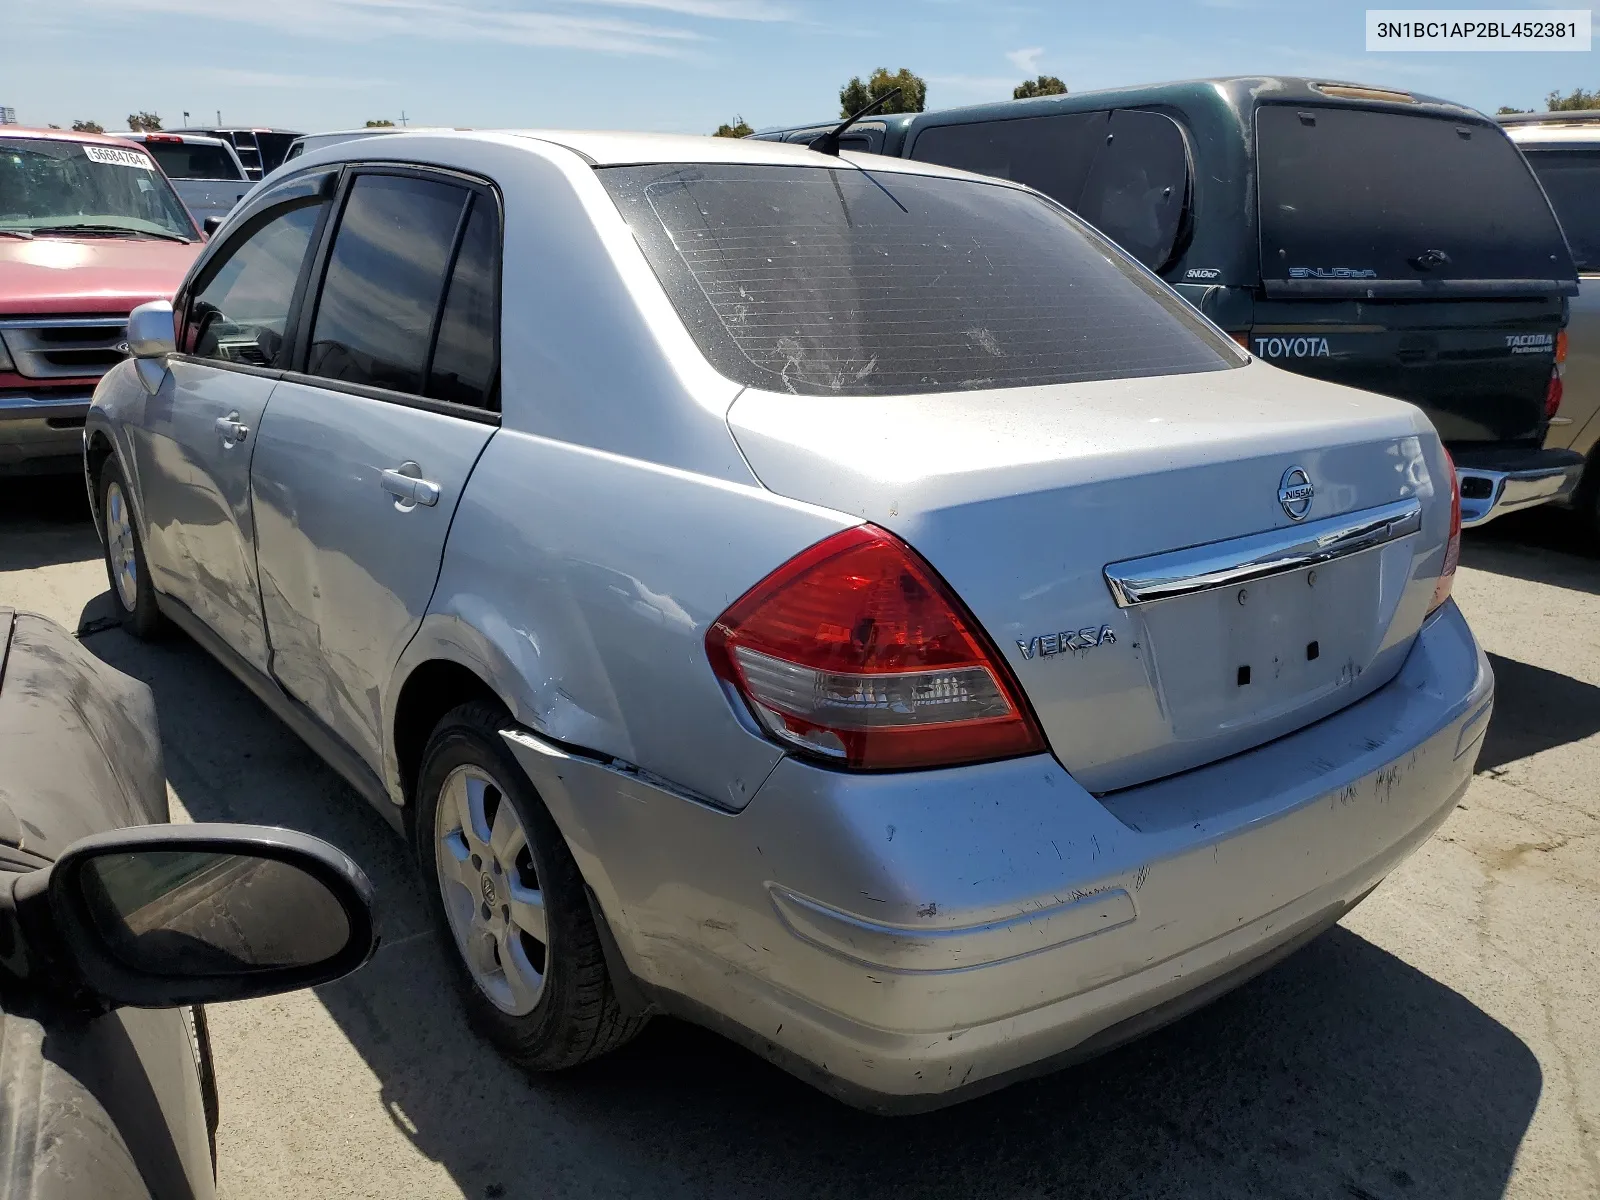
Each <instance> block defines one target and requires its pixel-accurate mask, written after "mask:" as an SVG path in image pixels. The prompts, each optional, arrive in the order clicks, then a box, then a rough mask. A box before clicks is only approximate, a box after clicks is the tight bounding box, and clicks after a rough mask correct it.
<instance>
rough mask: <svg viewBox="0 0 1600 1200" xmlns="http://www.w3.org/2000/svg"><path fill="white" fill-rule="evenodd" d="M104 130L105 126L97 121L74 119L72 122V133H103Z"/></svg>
mask: <svg viewBox="0 0 1600 1200" xmlns="http://www.w3.org/2000/svg"><path fill="white" fill-rule="evenodd" d="M105 131H106V127H105V126H104V125H102V124H100V122H99V121H74V122H73V123H72V132H73V133H104V132H105Z"/></svg>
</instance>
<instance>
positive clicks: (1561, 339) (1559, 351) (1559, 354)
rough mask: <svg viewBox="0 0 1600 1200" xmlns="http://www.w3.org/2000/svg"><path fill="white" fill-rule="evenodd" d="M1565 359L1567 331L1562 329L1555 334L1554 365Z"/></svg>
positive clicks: (1558, 364)
mask: <svg viewBox="0 0 1600 1200" xmlns="http://www.w3.org/2000/svg"><path fill="white" fill-rule="evenodd" d="M1566 361H1567V331H1566V330H1565V329H1563V330H1562V331H1561V332H1560V333H1558V334H1556V366H1558V367H1559V366H1560V365H1561V364H1562V363H1564V362H1566Z"/></svg>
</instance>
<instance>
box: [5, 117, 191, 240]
mask: <svg viewBox="0 0 1600 1200" xmlns="http://www.w3.org/2000/svg"><path fill="white" fill-rule="evenodd" d="M77 225H100V226H107V225H110V226H115V227H116V228H118V229H125V230H127V231H128V232H129V233H152V234H169V235H170V234H176V235H178V236H179V237H183V238H186V239H188V240H190V241H193V240H194V238H195V236H196V234H195V228H194V223H193V222H192V221H190V220H189V215H188V213H187V212H186V211H185V210H184V207H183V205H182V204H181V203H180V202H179V200H178V197H177V195H176V194H175V193H174V192H173V190H172V185H171V184H170V183H168V182H167V180H166V177H165V176H163V175H162V174H161V172H160V171H158V170H156V167H155V163H153V162H152V161H151V160H150V156H149V155H148V154H146V153H145V152H144V151H143V150H142V149H140V148H139V147H137V146H134V145H128V146H106V145H100V144H96V143H91V142H69V141H64V140H63V141H58V140H56V139H53V138H3V137H0V229H38V228H49V229H51V230H57V229H61V228H67V227H71V226H77ZM97 232H105V231H104V230H99V231H97Z"/></svg>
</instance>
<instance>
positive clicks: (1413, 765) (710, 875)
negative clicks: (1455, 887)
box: [506, 604, 1493, 1111]
mask: <svg viewBox="0 0 1600 1200" xmlns="http://www.w3.org/2000/svg"><path fill="white" fill-rule="evenodd" d="M1492 693H1493V678H1492V675H1491V673H1490V670H1489V666H1488V662H1487V660H1486V659H1485V658H1484V656H1483V654H1482V652H1481V651H1480V650H1479V649H1478V647H1477V645H1476V643H1475V642H1474V641H1473V639H1472V635H1471V633H1470V632H1469V631H1468V630H1467V628H1466V623H1465V621H1464V620H1463V619H1462V617H1461V614H1460V612H1459V610H1457V609H1456V607H1455V606H1454V605H1453V604H1451V605H1447V606H1446V607H1445V608H1444V609H1442V610H1440V612H1439V613H1438V614H1437V615H1436V616H1435V617H1434V618H1432V619H1431V620H1430V621H1429V623H1428V624H1427V626H1426V627H1425V629H1424V630H1423V632H1422V633H1421V635H1420V636H1419V637H1418V638H1417V639H1416V641H1415V644H1414V645H1413V646H1412V649H1411V652H1410V654H1409V655H1408V657H1407V660H1406V663H1405V665H1404V667H1403V668H1402V669H1401V671H1400V672H1399V674H1398V675H1397V676H1395V678H1394V679H1393V680H1392V681H1391V682H1389V683H1388V684H1387V685H1386V686H1385V687H1383V688H1381V689H1379V690H1378V691H1376V692H1375V693H1373V694H1372V695H1370V696H1368V697H1367V698H1366V699H1365V700H1362V701H1361V702H1359V703H1357V704H1354V705H1351V706H1349V707H1348V708H1346V709H1344V710H1343V711H1342V712H1340V713H1339V714H1337V715H1336V716H1333V717H1331V718H1329V719H1327V720H1325V721H1322V722H1320V723H1318V724H1316V725H1314V726H1311V727H1310V728H1307V729H1304V730H1301V731H1300V732H1299V733H1296V734H1293V735H1291V736H1289V737H1285V738H1282V739H1280V740H1278V741H1276V742H1274V743H1272V744H1271V745H1269V746H1265V747H1262V748H1260V749H1258V750H1255V751H1251V752H1249V753H1246V754H1241V755H1238V756H1235V757H1233V758H1230V759H1227V760H1224V761H1222V762H1219V763H1216V764H1213V765H1212V766H1210V767H1206V768H1202V769H1200V770H1196V771H1191V772H1187V773H1185V774H1183V775H1179V776H1175V777H1173V778H1170V779H1167V780H1163V781H1161V782H1158V783H1154V784H1149V785H1146V786H1144V787H1138V788H1131V789H1128V790H1126V791H1123V792H1120V793H1116V794H1113V795H1111V796H1107V797H1103V798H1100V799H1096V798H1095V797H1094V796H1092V795H1090V794H1089V793H1088V792H1087V791H1085V790H1084V789H1083V787H1082V786H1080V785H1079V784H1078V783H1077V782H1075V781H1074V780H1073V778H1072V777H1071V776H1070V775H1068V774H1067V773H1066V772H1065V771H1064V770H1062V768H1061V766H1060V764H1058V763H1057V762H1055V761H1054V760H1053V759H1051V758H1049V757H1048V756H1039V757H1034V758H1023V759H1014V760H1011V761H1009V762H1002V763H991V764H987V765H981V766H972V767H963V768H959V769H956V770H949V771H944V772H940V773H939V774H938V775H937V777H930V776H928V775H916V774H912V775H882V776H874V777H860V776H854V777H852V776H849V775H845V774H841V773H838V772H830V771H824V770H819V769H817V768H814V767H809V766H805V765H803V764H801V763H799V762H796V761H795V760H793V759H786V760H784V761H783V762H782V763H781V764H779V766H778V767H777V769H776V770H775V771H773V773H772V775H771V776H770V777H769V778H768V780H767V781H766V783H765V785H764V786H763V787H762V788H761V789H760V791H759V792H758V793H757V794H756V796H755V798H754V799H753V800H752V801H751V803H750V804H749V805H748V806H747V807H746V809H745V810H744V811H743V812H741V813H738V814H728V813H723V812H718V811H716V810H714V809H712V808H710V807H708V806H705V805H702V804H697V803H695V802H694V801H693V800H692V799H689V798H686V797H684V796H682V795H681V794H675V793H673V792H671V791H668V790H664V789H662V788H660V787H659V786H655V785H653V784H652V783H650V782H649V781H647V780H644V779H641V778H639V777H638V776H637V775H632V774H628V773H625V772H620V771H618V770H616V769H615V768H614V767H611V766H607V765H603V764H601V763H598V762H596V761H594V760H589V759H583V758H578V757H575V756H572V755H570V754H568V753H566V752H564V751H562V750H560V749H559V748H557V747H555V746H553V745H551V744H550V743H548V742H545V741H543V740H542V739H540V738H538V737H536V736H535V735H532V734H528V733H526V732H517V731H511V732H508V733H507V734H506V739H507V742H508V744H509V745H510V747H511V749H512V751H513V752H514V753H515V754H516V755H517V758H518V760H519V761H520V762H521V763H522V764H523V766H524V768H525V769H526V770H527V772H528V775H529V777H530V778H531V779H532V780H533V781H534V783H535V785H536V786H537V787H538V788H539V791H540V794H541V796H543V797H544V799H545V801H546V803H547V804H548V805H549V807H550V810H551V812H552V813H553V814H554V816H555V817H556V820H557V822H558V824H560V826H561V829H562V832H563V833H564V834H565V835H566V838H567V841H568V844H569V845H570V846H571V847H572V850H573V853H574V855H575V857H576V858H577V860H578V863H579V866H580V867H581V868H582V870H583V873H584V876H585V878H586V879H587V880H588V882H589V884H590V886H591V887H592V888H593V889H594V891H595V894H596V896H597V898H598V899H599V901H600V905H601V908H602V909H603V910H604V912H605V914H606V916H607V919H608V921H609V924H610V926H611V928H612V930H613V932H614V933H615V935H616V937H617V941H618V945H619V947H620V950H621V953H622V956H623V958H624V959H625V960H626V962H627V966H628V968H629V970H630V971H631V972H632V973H633V974H634V975H635V976H636V977H637V978H638V979H639V980H640V981H642V982H643V983H645V984H646V985H647V986H648V987H649V988H650V989H651V990H652V991H653V992H654V994H655V995H656V997H657V999H658V1002H659V1003H661V1004H662V1006H663V1007H666V1008H667V1009H669V1010H670V1011H681V1012H685V1013H687V1014H689V1015H692V1016H695V1017H697V1018H698V1019H701V1020H711V1023H715V1024H718V1025H719V1026H720V1027H722V1028H725V1029H727V1030H729V1031H730V1032H733V1033H735V1034H736V1035H738V1036H740V1037H741V1040H743V1041H745V1042H746V1043H748V1044H749V1045H751V1046H752V1047H753V1048H755V1049H756V1050H758V1051H759V1052H761V1053H764V1054H766V1055H768V1056H769V1057H771V1058H772V1059H774V1061H777V1062H779V1063H780V1064H781V1065H783V1066H785V1067H787V1068H789V1069H791V1070H793V1071H795V1072H796V1073H798V1074H801V1075H802V1076H803V1077H806V1078H809V1079H811V1080H812V1082H814V1083H817V1084H819V1086H823V1087H825V1088H828V1089H829V1090H832V1091H834V1092H836V1093H838V1094H840V1095H841V1096H843V1097H844V1098H846V1099H849V1100H852V1101H854V1102H856V1103H860V1104H863V1105H865V1106H867V1107H872V1108H878V1109H884V1110H888V1111H906V1110H914V1109H922V1108H931V1107H937V1106H939V1105H941V1104H944V1103H949V1102H952V1101H954V1100H958V1099H962V1098H965V1097H967V1096H970V1095H972V1094H974V1093H975V1092H977V1091H981V1090H989V1089H992V1088H994V1087H998V1086H1001V1085H1003V1084H1004V1083H1006V1082H1009V1081H1011V1080H1012V1079H1014V1078H1016V1077H1017V1076H1018V1075H1019V1074H1020V1073H1029V1072H1033V1071H1038V1070H1043V1069H1048V1067H1049V1066H1051V1065H1053V1064H1055V1063H1057V1062H1059V1061H1060V1056H1063V1055H1068V1056H1070V1055H1071V1054H1072V1053H1073V1052H1074V1050H1078V1049H1081V1048H1083V1047H1085V1046H1089V1047H1093V1048H1103V1047H1104V1045H1105V1044H1107V1041H1108V1040H1114V1039H1115V1038H1117V1037H1119V1036H1123V1035H1124V1034H1123V1033H1118V1032H1117V1031H1119V1030H1122V1031H1125V1032H1127V1031H1131V1032H1137V1031H1138V1030H1139V1029H1141V1028H1143V1026H1142V1025H1140V1024H1139V1018H1140V1017H1141V1015H1142V1014H1147V1013H1150V1012H1152V1011H1164V1012H1166V1013H1168V1014H1169V1017H1168V1019H1170V1014H1171V1013H1173V1012H1174V1011H1175V1010H1176V1009H1177V1008H1181V1007H1182V1006H1183V1002H1184V1000H1185V998H1187V999H1188V1000H1189V1001H1190V1002H1194V1003H1197V1002H1200V1001H1201V1000H1204V999H1209V998H1210V997H1211V996H1212V995H1214V994H1215V991H1216V988H1217V987H1218V986H1231V984H1232V983H1236V982H1239V981H1241V980H1242V979H1244V978H1248V976H1249V975H1250V974H1251V973H1253V972H1254V971H1255V970H1259V969H1261V968H1263V967H1264V966H1266V965H1270V963H1271V962H1272V961H1275V958H1274V955H1276V954H1278V953H1279V952H1281V951H1284V950H1285V949H1286V948H1290V947H1292V946H1293V945H1296V944H1298V940H1299V939H1301V938H1303V937H1304V936H1307V935H1309V934H1312V933H1315V932H1316V931H1318V930H1320V929H1322V928H1324V927H1326V926H1327V925H1329V924H1331V923H1332V922H1333V921H1335V920H1337V919H1338V917H1339V916H1340V915H1342V914H1343V913H1344V912H1345V911H1347V910H1348V908H1349V907H1350V906H1351V905H1352V904H1354V903H1356V902H1357V901H1358V900H1359V899H1360V898H1361V897H1362V896H1364V895H1365V894H1366V893H1367V892H1369V891H1370V890H1371V889H1372V888H1373V887H1374V886H1375V885H1376V884H1377V883H1378V882H1379V881H1380V880H1381V879H1382V878H1383V877H1384V875H1385V874H1387V873H1388V872H1389V871H1390V870H1391V869H1392V868H1393V867H1394V866H1395V865H1396V864H1398V863H1399V862H1400V861H1401V860H1402V859H1403V858H1404V857H1405V856H1406V855H1407V854H1408V853H1410V852H1411V851H1412V850H1413V849H1415V848H1416V847H1417V846H1418V845H1419V844H1421V842H1422V841H1423V840H1425V839H1426V838H1427V837H1428V835H1429V834H1430V833H1431V832H1432V831H1433V829H1434V828H1435V827H1437V825H1438V824H1439V823H1440V822H1441V821H1443V820H1444V818H1445V817H1446V816H1447V815H1448V814H1449V812H1450V810H1451V809H1452V808H1454V806H1455V803H1456V800H1457V799H1458V797H1459V796H1460V794H1461V793H1462V792H1463V791H1464V790H1465V788H1466V786H1467V784H1468V782H1469V780H1470V778H1471V773H1472V767H1473V764H1474V762H1475V761H1476V758H1477V751H1478V747H1479V744H1480V742H1481V739H1482V737H1483V733H1484V731H1485V729H1486V728H1487V725H1488V717H1489V713H1490V709H1491V706H1492ZM1163 1006H1168V1007H1166V1008H1163ZM708 1014H712V1015H714V1016H715V1017H716V1018H720V1019H718V1020H712V1018H711V1017H708ZM1123 1022H1130V1023H1132V1024H1130V1025H1126V1026H1125V1025H1123V1024H1122V1023H1123ZM1108 1033H1109V1039H1108V1036H1107V1035H1108Z"/></svg>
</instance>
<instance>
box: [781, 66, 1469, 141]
mask: <svg viewBox="0 0 1600 1200" xmlns="http://www.w3.org/2000/svg"><path fill="white" fill-rule="evenodd" d="M1261 104H1308V105H1309V104H1316V105H1319V106H1335V107H1349V108H1364V109H1377V110H1379V111H1387V112H1413V113H1419V114H1423V115H1427V116H1444V117H1449V118H1451V119H1453V120H1459V121H1472V122H1475V123H1484V124H1492V123H1493V122H1492V121H1491V120H1490V118H1489V117H1486V116H1484V115H1483V114H1482V113H1479V112H1477V111H1476V110H1475V109H1471V108H1468V107H1466V106H1465V105H1461V104H1457V103H1455V102H1454V101H1450V100H1443V99H1440V98H1439V97H1437V96H1427V95H1424V94H1422V93H1421V92H1412V91H1406V90H1404V89H1400V88H1392V87H1382V86H1379V85H1376V84H1364V83H1354V82H1351V81H1349V80H1340V79H1322V78H1313V77H1309V76H1299V75H1229V76H1215V77H1211V78H1204V79H1179V80H1171V81H1168V82H1164V83H1140V84H1132V85H1128V86H1125V87H1116V88H1101V89H1098V90H1095V91H1087V92H1063V93H1061V94H1060V95H1055V96H1030V97H1028V98H1026V99H1023V100H991V101H988V102H986V103H983V104H969V105H964V106H962V107H960V108H940V109H933V110H930V111H928V112H920V113H909V114H899V115H896V116H891V117H888V118H883V117H874V118H872V119H873V120H884V121H886V122H887V127H888V128H894V127H896V126H899V127H902V128H904V127H909V126H913V125H914V126H917V127H919V128H920V127H924V126H929V125H946V124H948V125H959V124H965V123H967V122H969V121H997V120H1007V119H1010V118H1016V117H1042V116H1046V115H1048V114H1051V113H1070V112H1094V111H1098V110H1101V109H1107V108H1129V107H1157V106H1163V105H1165V106H1171V107H1173V108H1178V109H1183V110H1187V111H1194V110H1196V109H1207V110H1213V111H1219V112H1220V111H1227V112H1229V113H1230V114H1231V115H1230V116H1229V118H1228V119H1229V120H1232V121H1234V122H1235V123H1243V122H1244V121H1246V120H1250V119H1252V118H1250V116H1249V114H1250V113H1251V111H1252V109H1254V108H1255V107H1256V106H1258V105H1261ZM838 120H839V118H835V119H833V121H832V122H829V121H822V122H815V121H810V122H806V123H804V124H798V125H781V126H777V127H774V128H770V129H761V130H758V131H757V133H758V135H765V136H772V135H776V134H786V133H799V132H801V131H810V130H812V129H815V128H817V127H818V126H819V125H824V126H825V125H828V124H830V123H833V124H836V123H837V121H838Z"/></svg>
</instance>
